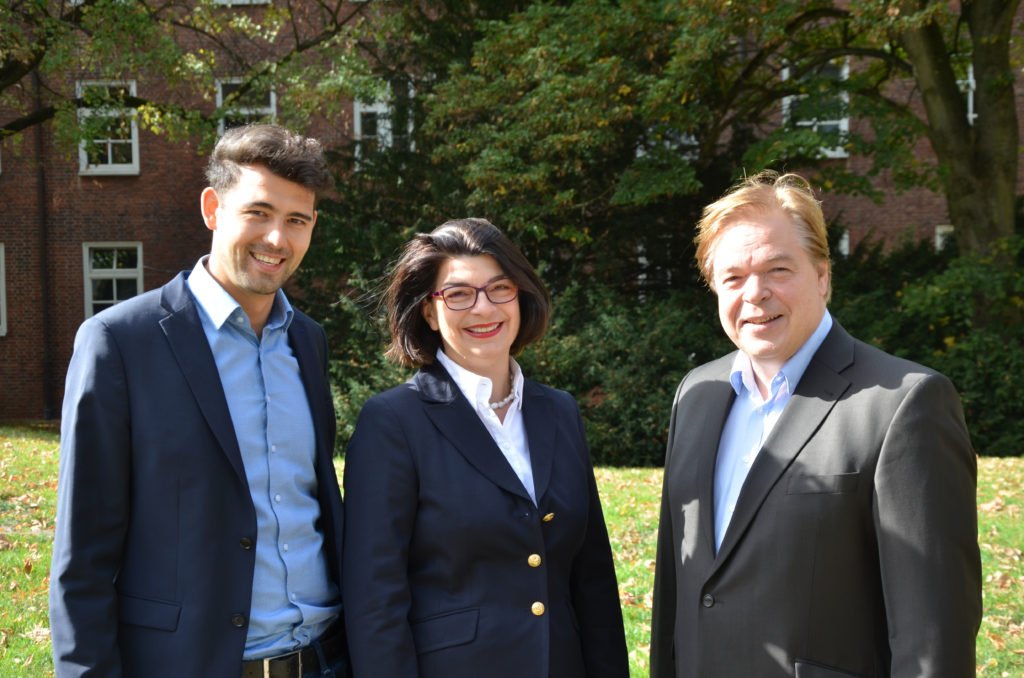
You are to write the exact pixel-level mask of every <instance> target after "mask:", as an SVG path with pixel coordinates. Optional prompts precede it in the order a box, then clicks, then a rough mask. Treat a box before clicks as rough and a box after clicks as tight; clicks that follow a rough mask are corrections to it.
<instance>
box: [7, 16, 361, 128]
mask: <svg viewBox="0 0 1024 678" xmlns="http://www.w3.org/2000/svg"><path fill="white" fill-rule="evenodd" d="M371 5H372V3H348V2H342V0H307V1H304V2H288V3H285V4H268V5H254V6H251V7H250V6H226V5H224V4H218V3H217V2H216V1H215V0H199V2H195V3H193V2H186V1H181V0H172V1H171V2H150V1H149V0H77V1H71V2H57V1H54V0H0V139H3V138H9V137H16V136H17V135H19V134H20V133H21V132H23V131H25V130H27V129H30V128H32V127H34V126H36V125H40V124H43V123H46V122H49V121H55V122H56V125H57V127H56V130H57V134H58V136H59V137H60V138H61V139H63V140H64V141H69V142H73V141H77V139H79V138H84V137H88V136H89V135H88V133H87V132H86V130H84V129H83V127H82V125H81V123H80V121H79V119H78V116H76V115H75V111H76V110H77V109H79V108H96V109H103V108H105V107H111V106H112V107H117V108H124V107H129V108H133V109H135V110H136V111H137V112H138V114H139V115H138V120H139V122H140V124H141V125H143V126H144V127H146V128H148V129H150V130H153V131H156V132H166V133H170V134H178V135H186V134H196V133H199V134H206V135H207V137H209V135H210V134H211V133H212V130H214V129H215V128H216V124H217V122H218V121H219V120H220V119H221V118H223V117H225V116H230V115H232V110H233V109H235V108H237V107H238V106H239V105H243V104H245V102H246V100H247V98H248V97H251V96H252V94H253V93H255V92H259V91H269V90H278V91H282V92H285V91H286V92H287V96H286V97H282V100H281V106H280V107H279V115H280V117H281V118H282V119H283V120H284V121H285V122H288V123H290V124H295V125H297V126H302V125H304V124H305V122H306V120H307V119H308V117H309V116H310V115H312V114H314V113H316V114H321V115H324V114H326V115H330V114H331V113H336V112H337V110H338V109H337V107H338V106H340V103H341V101H342V100H344V99H345V98H347V97H346V96H344V95H345V94H346V93H348V92H353V91H355V92H358V91H362V90H365V89H367V88H368V87H369V86H370V85H369V84H368V83H369V80H368V79H367V78H366V77H365V76H366V75H367V73H366V70H365V68H364V66H363V61H362V59H361V58H360V56H359V54H358V50H357V41H358V39H359V37H360V36H361V35H362V33H361V31H363V30H365V27H364V24H363V23H362V19H364V18H365V16H366V15H368V14H370V13H371V12H372V11H373V10H372V9H370V7H371ZM226 76H231V77H234V78H237V79H238V84H237V87H235V88H233V91H232V93H231V94H230V95H229V96H227V97H226V98H225V100H224V102H223V105H221V106H220V107H219V108H216V110H214V106H213V105H212V103H211V100H212V98H213V92H214V81H215V78H218V77H220V78H223V77H226ZM79 78H83V79H84V78H88V79H99V80H122V79H134V80H136V81H137V82H138V83H139V85H140V89H142V86H143V85H148V86H147V87H145V89H146V91H147V92H148V94H147V95H146V96H133V95H131V94H130V93H129V92H127V91H123V90H117V91H114V92H113V94H112V95H109V96H106V97H97V96H89V95H86V94H80V93H78V92H76V89H75V83H74V80H75V79H79ZM150 94H151V95H152V96H150ZM199 102H203V103H199ZM200 107H202V109H200ZM201 110H202V111H203V112H201ZM88 120H94V121H102V117H101V116H95V117H89V118H88Z"/></svg>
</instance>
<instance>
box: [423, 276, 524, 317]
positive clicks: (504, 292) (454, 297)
mask: <svg viewBox="0 0 1024 678" xmlns="http://www.w3.org/2000/svg"><path fill="white" fill-rule="evenodd" d="M481 291H483V293H484V294H486V295H487V299H488V300H489V301H490V302H491V303H492V304H507V303H508V302H510V301H512V300H513V299H515V298H516V294H517V293H518V291H519V290H518V288H517V287H516V285H515V283H513V282H512V281H511V280H504V279H503V280H495V281H494V282H492V283H491V284H489V285H486V286H484V287H473V286H471V285H455V286H453V287H448V288H446V289H444V290H441V297H442V298H443V299H444V303H445V306H447V307H448V308H450V309H451V310H453V311H464V310H466V309H467V308H473V306H475V305H476V300H477V295H478V294H479V293H480V292H481Z"/></svg>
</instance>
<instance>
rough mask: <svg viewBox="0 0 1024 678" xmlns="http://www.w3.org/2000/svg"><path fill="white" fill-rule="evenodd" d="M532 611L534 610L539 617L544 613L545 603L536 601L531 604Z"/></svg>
mask: <svg viewBox="0 0 1024 678" xmlns="http://www.w3.org/2000/svg"><path fill="white" fill-rule="evenodd" d="M530 612H533V613H534V614H535V615H537V616H538V617H539V616H541V615H542V614H544V603H534V604H533V605H531V606H530Z"/></svg>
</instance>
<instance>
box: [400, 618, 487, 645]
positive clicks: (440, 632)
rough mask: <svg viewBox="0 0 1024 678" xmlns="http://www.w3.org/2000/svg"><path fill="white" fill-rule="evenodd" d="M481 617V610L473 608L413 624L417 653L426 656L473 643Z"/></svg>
mask: <svg viewBox="0 0 1024 678" xmlns="http://www.w3.org/2000/svg"><path fill="white" fill-rule="evenodd" d="M479 617H480V610H478V609H477V608H471V609H468V610H458V611H456V612H446V613H444V614H440V615H437V616H436V617H428V618H427V619H423V620H420V621H417V622H413V624H412V638H413V642H414V643H415V644H416V653H417V654H424V653H426V652H433V651H434V650H440V649H443V648H446V647H452V646H455V645H463V644H465V643H469V642H471V641H472V640H473V639H474V638H476V624H477V620H478V619H479Z"/></svg>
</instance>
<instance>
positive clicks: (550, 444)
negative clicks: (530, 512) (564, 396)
mask: <svg viewBox="0 0 1024 678" xmlns="http://www.w3.org/2000/svg"><path fill="white" fill-rule="evenodd" d="M557 416H558V413H557V412H555V410H554V408H553V407H552V406H551V403H548V402H547V398H546V397H545V396H544V391H543V390H542V389H541V388H540V386H539V385H538V384H536V383H535V382H533V381H530V380H529V379H527V380H526V381H525V383H524V385H523V426H524V428H525V429H526V440H527V443H528V445H529V447H530V466H531V467H532V468H533V493H534V494H535V495H536V497H537V503H538V504H539V503H540V499H541V497H543V496H544V493H545V492H547V489H548V485H549V484H550V482H551V466H552V464H554V460H555V441H556V439H557V437H558V427H557V425H556V421H555V418H556V417H557Z"/></svg>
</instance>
